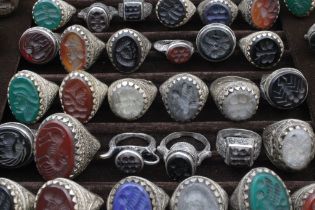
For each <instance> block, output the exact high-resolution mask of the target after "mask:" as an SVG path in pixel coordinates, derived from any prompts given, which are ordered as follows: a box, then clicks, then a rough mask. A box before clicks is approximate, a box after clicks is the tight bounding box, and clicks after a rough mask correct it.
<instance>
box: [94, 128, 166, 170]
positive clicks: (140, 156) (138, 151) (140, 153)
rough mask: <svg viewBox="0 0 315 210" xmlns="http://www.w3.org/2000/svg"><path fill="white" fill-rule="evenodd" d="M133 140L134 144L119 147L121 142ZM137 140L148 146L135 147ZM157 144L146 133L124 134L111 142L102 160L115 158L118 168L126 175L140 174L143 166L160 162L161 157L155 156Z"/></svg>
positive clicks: (115, 137) (101, 156)
mask: <svg viewBox="0 0 315 210" xmlns="http://www.w3.org/2000/svg"><path fill="white" fill-rule="evenodd" d="M128 139H133V142H132V143H133V144H132V145H131V144H130V145H123V146H118V144H120V143H121V142H124V141H126V140H128ZM136 139H138V140H139V139H141V140H144V141H145V142H146V143H147V145H146V146H137V145H135V144H136V142H135V140H136ZM155 151H156V143H155V139H154V138H153V137H152V136H149V135H147V134H144V133H122V134H118V135H116V136H114V137H113V138H112V139H111V140H110V142H109V150H108V152H106V153H104V154H102V155H100V158H101V159H108V158H111V157H112V156H116V157H115V165H116V167H117V168H118V169H119V170H121V171H122V172H124V173H126V174H134V173H138V172H140V171H141V170H142V168H143V166H144V165H145V164H146V165H155V164H157V163H158V162H159V161H160V157H159V156H158V155H156V154H155Z"/></svg>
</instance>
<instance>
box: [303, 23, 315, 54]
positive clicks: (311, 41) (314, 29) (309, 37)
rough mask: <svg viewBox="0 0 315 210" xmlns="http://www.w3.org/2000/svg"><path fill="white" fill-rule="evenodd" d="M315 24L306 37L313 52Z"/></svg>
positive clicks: (314, 48)
mask: <svg viewBox="0 0 315 210" xmlns="http://www.w3.org/2000/svg"><path fill="white" fill-rule="evenodd" d="M314 32H315V24H313V25H312V26H311V27H310V28H309V30H308V31H307V34H305V35H304V38H305V39H306V40H307V42H308V45H309V46H310V48H311V50H315V36H314V35H315V33H314Z"/></svg>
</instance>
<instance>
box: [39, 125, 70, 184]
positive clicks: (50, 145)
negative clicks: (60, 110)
mask: <svg viewBox="0 0 315 210" xmlns="http://www.w3.org/2000/svg"><path fill="white" fill-rule="evenodd" d="M74 147H75V146H74V137H73V134H72V132H71V130H70V128H68V127H67V126H65V125H64V124H63V123H61V122H59V121H57V120H50V121H48V122H46V123H45V124H44V125H43V126H42V127H41V128H40V129H39V130H38V134H37V136H36V141H35V151H36V152H35V154H36V156H35V161H36V166H37V168H38V171H39V173H40V174H41V175H42V176H43V178H44V179H46V180H51V179H55V178H58V177H63V178H68V177H69V176H70V175H71V174H72V172H73V170H74V163H75V160H74V152H75V148H74Z"/></svg>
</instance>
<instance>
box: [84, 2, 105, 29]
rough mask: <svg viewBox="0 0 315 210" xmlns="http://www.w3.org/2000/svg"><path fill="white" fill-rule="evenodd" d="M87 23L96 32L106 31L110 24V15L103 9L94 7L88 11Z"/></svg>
mask: <svg viewBox="0 0 315 210" xmlns="http://www.w3.org/2000/svg"><path fill="white" fill-rule="evenodd" d="M87 23H88V26H89V28H90V29H92V30H93V31H95V32H98V33H100V32H104V31H105V30H106V29H107V26H108V17H107V14H106V13H105V11H104V10H103V9H99V8H94V9H92V10H91V11H90V12H89V13H88V18H87Z"/></svg>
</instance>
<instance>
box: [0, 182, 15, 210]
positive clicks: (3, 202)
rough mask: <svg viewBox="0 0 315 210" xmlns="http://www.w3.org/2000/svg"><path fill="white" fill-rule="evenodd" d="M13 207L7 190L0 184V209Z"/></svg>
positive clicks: (9, 209) (7, 209) (4, 209)
mask: <svg viewBox="0 0 315 210" xmlns="http://www.w3.org/2000/svg"><path fill="white" fill-rule="evenodd" d="M13 207H14V206H13V201H12V198H11V195H10V193H9V191H8V190H7V189H6V188H5V187H2V186H0V209H1V210H12V209H13Z"/></svg>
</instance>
